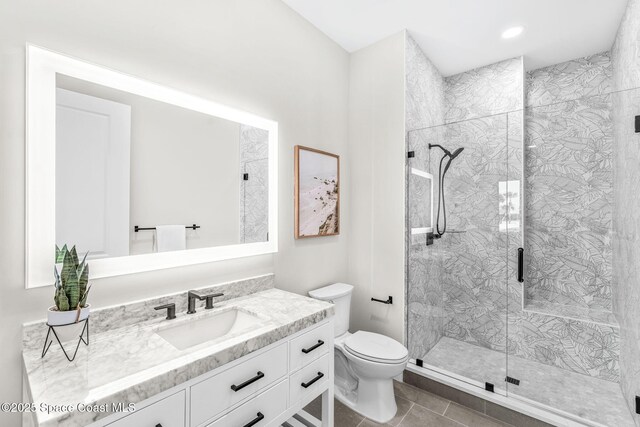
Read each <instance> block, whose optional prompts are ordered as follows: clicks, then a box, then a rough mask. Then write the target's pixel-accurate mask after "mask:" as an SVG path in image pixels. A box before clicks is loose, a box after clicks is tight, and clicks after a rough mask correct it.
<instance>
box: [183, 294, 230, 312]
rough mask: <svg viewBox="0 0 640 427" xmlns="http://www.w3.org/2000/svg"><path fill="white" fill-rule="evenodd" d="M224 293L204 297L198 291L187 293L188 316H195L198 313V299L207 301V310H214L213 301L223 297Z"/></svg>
mask: <svg viewBox="0 0 640 427" xmlns="http://www.w3.org/2000/svg"><path fill="white" fill-rule="evenodd" d="M223 295H224V294H223V293H217V294H209V295H204V294H201V293H200V292H198V291H189V292H187V314H193V313H195V312H196V299H197V300H200V301H202V300H206V301H207V302H206V304H205V307H204V308H205V309H207V310H209V309H212V308H213V299H214V298H218V297H221V296H223Z"/></svg>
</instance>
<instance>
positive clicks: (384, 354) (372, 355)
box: [344, 331, 409, 364]
mask: <svg viewBox="0 0 640 427" xmlns="http://www.w3.org/2000/svg"><path fill="white" fill-rule="evenodd" d="M344 348H345V349H346V350H347V351H348V352H349V353H351V354H352V355H353V356H356V357H359V358H361V359H364V360H369V361H371V362H377V363H388V364H395V363H404V362H406V361H407V357H408V355H409V351H408V350H407V348H406V347H405V346H403V345H402V344H400V343H399V342H398V341H396V340H394V339H392V338H389V337H387V336H384V335H380V334H376V333H374V332H366V331H358V332H356V333H354V334H353V335H350V336H349V337H347V338H346V339H345V340H344Z"/></svg>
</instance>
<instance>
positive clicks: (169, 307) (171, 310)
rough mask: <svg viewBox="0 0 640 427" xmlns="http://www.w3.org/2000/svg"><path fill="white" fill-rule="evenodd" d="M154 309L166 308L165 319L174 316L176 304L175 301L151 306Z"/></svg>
mask: <svg viewBox="0 0 640 427" xmlns="http://www.w3.org/2000/svg"><path fill="white" fill-rule="evenodd" d="M153 309H154V310H164V309H166V310H167V320H171V319H175V318H176V305H175V303H170V304H164V305H159V306H157V307H154V308H153Z"/></svg>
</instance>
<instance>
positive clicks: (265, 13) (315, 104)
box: [0, 0, 351, 426]
mask: <svg viewBox="0 0 640 427" xmlns="http://www.w3.org/2000/svg"><path fill="white" fill-rule="evenodd" d="M27 41H28V42H31V43H34V44H38V45H42V46H45V47H48V48H51V49H53V50H57V51H61V52H65V53H67V54H70V55H73V56H76V57H79V58H83V59H86V60H88V61H91V62H95V63H98V64H105V65H108V66H109V67H111V68H114V69H117V70H121V71H124V72H127V73H129V74H133V75H137V76H141V77H144V78H146V79H149V80H152V81H155V82H158V83H161V84H165V85H168V86H171V87H176V88H179V89H182V90H184V91H187V92H191V93H195V94H198V95H200V96H202V97H206V98H209V99H213V100H215V101H217V102H220V103H224V104H228V105H231V106H233V107H236V108H240V109H243V110H246V111H250V112H252V113H255V114H258V115H262V116H265V117H267V118H270V119H273V120H276V121H278V122H279V125H280V129H279V130H280V132H279V134H280V156H279V163H280V170H279V179H280V183H279V192H280V200H279V210H280V217H279V227H280V233H279V234H280V235H279V240H280V248H279V252H278V254H276V255H274V256H262V257H254V258H247V259H242V260H234V261H229V262H220V263H213V264H206V265H199V266H193V267H185V268H177V269H173V270H164V271H159V272H151V273H143V274H136V275H131V276H126V277H117V278H112V279H104V280H99V281H95V286H94V288H93V291H92V296H91V300H92V303H93V304H95V305H96V306H98V307H101V306H105V305H110V304H117V303H121V302H125V301H129V300H132V299H139V298H145V297H149V296H151V295H158V294H162V293H167V292H177V291H180V290H186V289H189V288H191V287H194V286H197V285H201V284H206V283H212V282H218V281H222V280H228V279H233V278H241V277H247V276H251V275H255V274H260V273H265V272H271V271H274V272H275V273H276V280H277V283H278V287H280V288H283V289H287V290H291V291H295V292H300V293H303V292H306V291H307V290H309V289H312V288H315V287H318V286H321V285H324V284H327V283H331V282H334V281H344V280H345V277H347V258H348V256H347V255H348V254H347V233H349V224H348V217H349V213H350V208H351V204H350V194H349V187H350V186H349V175H350V172H349V170H348V167H347V166H343V170H342V174H341V177H342V180H343V186H342V192H343V193H342V200H343V203H342V204H341V214H342V221H343V223H342V224H343V227H342V234H341V235H340V236H335V237H325V238H318V239H305V240H301V241H294V238H293V146H294V145H295V144H304V145H308V146H312V147H316V148H319V149H322V150H327V151H330V152H333V153H336V154H339V155H341V157H342V160H343V164H345V165H348V164H349V163H348V152H347V133H348V125H347V117H348V115H347V106H348V101H347V99H348V83H349V71H348V69H349V56H348V54H347V53H346V52H345V51H344V50H343V49H341V48H340V47H338V46H337V45H336V44H335V43H333V42H332V41H330V40H329V39H328V38H327V37H326V36H324V35H323V34H321V33H320V32H319V31H317V30H316V29H315V28H313V27H312V26H311V25H310V24H309V23H308V22H307V21H305V20H304V19H303V18H301V17H300V16H298V15H297V14H296V13H295V12H293V11H292V10H290V9H289V8H288V7H287V6H285V5H284V3H282V2H281V1H280V0H233V1H223V0H206V1H205V0H192V1H189V2H179V3H177V2H159V1H157V0H137V1H129V0H113V1H109V2H97V1H77V0H39V1H35V0H24V1H20V2H9V1H4V2H1V3H0V64H1V65H0V94H2V95H1V96H0V123H1V124H2V125H1V126H0V239H1V241H2V245H3V250H2V253H1V256H0V272H1V274H2V279H0V286H1V287H2V293H1V295H0V322H1V323H2V327H1V328H0V342H2V345H3V351H2V352H0V373H2V377H3V381H2V386H0V401H2V402H11V401H19V399H20V398H21V382H20V379H21V368H20V366H21V361H20V351H21V342H20V340H21V324H22V323H23V322H26V321H30V320H35V319H39V318H43V317H44V312H45V310H46V307H48V306H49V305H51V302H52V296H53V293H52V290H51V289H49V288H38V289H30V290H25V289H24V218H25V212H24V201H25V197H24V196H25V192H24V190H25V187H24V176H25V169H24V160H25V158H24V150H25V145H24V129H25V128H24V109H25V105H24V90H25V88H24V81H25V79H24V74H25V46H24V44H25V42H27ZM19 423H20V418H19V416H18V415H10V414H5V413H1V414H0V425H2V426H17V425H19Z"/></svg>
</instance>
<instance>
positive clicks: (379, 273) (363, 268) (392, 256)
mask: <svg viewBox="0 0 640 427" xmlns="http://www.w3.org/2000/svg"><path fill="white" fill-rule="evenodd" d="M404 54H405V33H404V31H403V32H401V33H398V34H395V35H393V36H391V37H388V38H386V39H384V40H382V41H380V42H378V43H376V44H374V45H372V46H369V47H367V48H364V49H362V50H359V51H357V52H354V53H352V54H351V70H350V88H349V159H350V160H351V162H350V165H349V168H350V170H351V206H352V208H351V209H352V210H351V224H350V227H351V230H350V235H349V275H348V277H349V283H351V284H353V285H354V286H355V292H354V295H353V300H352V301H353V302H352V310H351V316H352V321H351V330H352V331H355V330H358V329H362V330H369V331H374V332H379V333H383V334H386V335H389V336H391V337H393V338H395V339H396V340H398V341H401V342H404V323H405V322H404V320H405V313H404V305H405V296H404V294H405V262H404V259H405V246H404V228H405V156H406V153H405V117H404V108H405V99H404V96H405V69H404ZM389 295H391V296H393V298H394V299H393V305H383V304H379V303H376V302H372V301H371V297H375V298H379V299H386V298H387V297H388V296H389Z"/></svg>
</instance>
